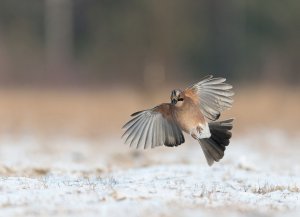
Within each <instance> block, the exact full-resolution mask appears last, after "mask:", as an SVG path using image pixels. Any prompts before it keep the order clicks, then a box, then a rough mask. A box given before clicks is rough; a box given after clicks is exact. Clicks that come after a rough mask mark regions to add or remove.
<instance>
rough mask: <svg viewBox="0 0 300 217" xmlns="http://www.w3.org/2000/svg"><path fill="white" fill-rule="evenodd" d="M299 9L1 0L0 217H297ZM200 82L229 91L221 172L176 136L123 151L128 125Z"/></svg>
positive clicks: (185, 1)
mask: <svg viewBox="0 0 300 217" xmlns="http://www.w3.org/2000/svg"><path fill="white" fill-rule="evenodd" d="M299 8H300V1H299V0H286V1H275V0H264V1H261V0H245V1H241V0H202V1H200V0H198V1H196V0H151V1H150V0H148V1H147V0H126V1H124V0H114V1H111V0H23V1H22V0H0V180H1V181H0V191H1V197H0V208H1V213H2V214H3V216H16V215H17V216H20V215H22V214H23V215H24V213H26V214H27V215H28V214H32V216H48V215H45V214H47V213H49V216H53V213H55V214H56V216H60V215H57V214H59V213H62V215H61V216H74V214H75V216H76V214H77V215H78V216H87V215H86V214H87V212H88V213H89V212H91V213H93V212H94V213H95V215H94V216H99V213H102V215H101V214H100V215H101V216H104V214H105V213H109V216H111V214H114V213H122V214H123V213H125V212H126V213H130V214H132V213H135V215H136V216H148V215H149V213H151V215H152V214H153V212H154V213H155V212H161V211H162V213H164V212H165V213H166V214H167V213H170V212H171V213H174V214H175V215H177V214H178V213H179V214H180V213H184V214H182V215H181V216H187V213H189V212H187V213H185V209H186V208H187V207H188V208H192V207H193V208H195V210H198V211H199V213H200V214H201V216H203V215H205V214H203V211H205V210H206V212H214V215H205V216H217V214H218V215H219V214H220V213H219V211H220V210H222V214H224V211H225V210H227V211H228V210H229V212H230V213H231V215H229V216H241V215H242V214H243V213H246V215H243V216H279V215H277V212H278V211H279V210H290V209H293V208H298V209H299V192H300V190H299V189H300V186H299V183H300V182H299V177H300V174H299V171H300V158H299V156H300V148H299V144H300V134H299V132H300V131H299V130H300V124H299V123H300V115H299V112H300V72H299V70H300V13H299ZM209 74H212V75H214V76H216V77H219V76H220V77H225V78H227V82H228V83H230V84H233V87H234V91H235V96H234V104H233V107H232V109H231V110H229V111H226V112H224V114H222V116H221V119H225V118H229V117H234V118H235V121H234V129H233V137H232V139H231V143H230V146H229V147H228V149H227V150H226V153H225V156H224V158H223V159H222V161H221V162H220V163H216V164H215V165H214V166H213V167H208V166H207V164H206V161H205V158H204V155H203V154H202V151H201V148H200V147H199V144H198V143H197V142H196V141H194V140H193V139H191V138H190V136H188V135H187V136H186V143H187V144H184V145H182V146H180V147H177V148H176V149H170V148H166V147H161V148H157V149H151V150H148V151H134V150H135V149H129V147H128V146H127V145H124V144H123V143H124V141H122V140H121V135H122V134H123V131H122V129H121V127H122V126H123V124H124V123H125V122H126V121H128V120H129V118H130V114H132V113H133V112H135V111H139V110H142V109H147V108H152V107H154V106H155V105H157V104H160V103H162V102H169V101H170V98H169V97H170V93H171V90H173V89H175V88H176V89H177V88H179V89H184V88H185V87H187V86H189V85H191V84H193V83H196V82H198V81H200V80H201V78H203V77H205V76H207V75H209ZM122 171H123V175H122ZM118 172H121V173H118ZM124 174H125V176H124ZM24 177H29V178H24ZM105 177H108V178H107V179H106V178H105ZM124 177H125V178H124ZM199 178H200V179H199ZM82 180H83V181H84V183H85V182H87V183H88V184H87V188H86V189H85V187H84V186H85V184H83V185H82ZM147 183H148V184H147ZM185 183H186V184H185ZM106 186H107V188H106ZM155 186H157V187H160V188H157V189H156V187H155ZM211 186H212V187H211ZM71 188H72V189H73V190H71ZM105 189H108V190H107V194H104V196H103V192H104V190H105ZM153 189H154V190H153ZM155 189H156V190H155ZM193 189H194V190H193ZM210 189H214V190H212V191H211V190H210ZM122 192H123V193H122ZM201 192H202V193H201ZM203 192H206V193H203ZM230 192H231V193H230ZM272 193H274V194H272ZM168 195H169V196H168ZM175 195H176V196H175ZM247 195H248V196H247ZM249 195H250V196H249ZM274 195H275V196H274ZM222 198H223V199H222ZM243 198H244V199H243ZM187 200H188V202H184V203H183V201H187ZM113 204H115V206H112V205H113ZM184 204H185V205H184ZM222 204H223V205H222ZM120 205H121V206H120ZM106 206H107V207H106ZM174 207H177V208H176V209H174ZM182 208H183V209H182ZM184 208H185V209H184ZM59 210H60V211H59ZM99 210H100V211H102V212H98V211H99ZM143 210H144V211H143ZM77 211H78V212H77ZM140 211H143V212H140ZM266 211H268V212H270V213H271V214H270V215H269V214H268V215H264V214H260V213H261V212H262V213H264V212H266ZM5 212H6V214H4V213H5ZM247 212H250V214H249V215H247ZM16 213H17V214H16ZM41 213H42V214H41ZM80 213H84V214H83V215H82V214H80ZM103 213H104V214H103ZM143 213H145V215H143ZM199 213H198V215H193V216H199ZM216 213H217V214H216ZM39 214H40V215H39ZM130 214H129V215H130ZM166 214H161V215H160V216H168V215H166ZM174 214H173V215H171V216H174ZM275 214H276V215H275ZM190 215H191V214H190ZM91 216H92V215H91ZM118 216H120V215H118ZM178 216H180V215H178ZM285 216H287V215H285ZM288 216H290V215H288ZM295 216H299V215H297V214H296V215H295Z"/></svg>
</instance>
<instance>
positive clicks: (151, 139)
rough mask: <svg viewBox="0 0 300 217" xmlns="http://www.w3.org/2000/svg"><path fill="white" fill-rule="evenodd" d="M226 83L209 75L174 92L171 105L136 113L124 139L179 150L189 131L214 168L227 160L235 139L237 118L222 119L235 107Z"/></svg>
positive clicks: (134, 144) (135, 144)
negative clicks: (225, 113) (228, 147)
mask: <svg viewBox="0 0 300 217" xmlns="http://www.w3.org/2000/svg"><path fill="white" fill-rule="evenodd" d="M225 81H226V79H225V78H221V77H213V76H212V75H209V76H206V77H204V78H203V79H201V80H200V81H199V82H197V83H195V84H193V85H191V86H189V87H187V88H186V89H184V90H180V89H175V90H172V91H171V96H170V103H162V104H160V105H158V106H155V107H154V108H151V109H147V110H142V111H138V112H135V113H133V114H132V115H131V117H132V118H131V120H129V121H128V122H127V123H126V124H125V125H124V126H123V127H122V128H123V129H124V130H125V132H124V134H123V135H122V138H123V139H125V143H126V144H128V143H129V144H130V147H132V146H135V147H136V148H144V149H146V148H155V147H158V146H167V147H177V146H179V145H181V144H183V143H184V142H185V137H184V135H183V132H185V133H187V134H189V135H190V136H191V137H192V138H194V139H195V140H197V141H198V142H199V143H200V146H201V148H202V151H203V153H204V156H205V158H206V161H207V164H208V165H209V166H212V165H213V163H214V162H219V160H220V159H222V158H223V157H224V152H225V150H226V147H227V146H228V145H229V143H230V139H231V137H232V133H231V130H232V128H233V120H234V119H233V118H231V119H227V120H223V121H219V120H218V119H219V118H220V116H221V113H222V112H223V111H225V110H227V109H230V108H231V107H232V104H233V99H232V97H233V95H234V92H233V91H232V85H230V84H227V83H225Z"/></svg>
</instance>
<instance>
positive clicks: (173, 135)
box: [122, 103, 184, 148]
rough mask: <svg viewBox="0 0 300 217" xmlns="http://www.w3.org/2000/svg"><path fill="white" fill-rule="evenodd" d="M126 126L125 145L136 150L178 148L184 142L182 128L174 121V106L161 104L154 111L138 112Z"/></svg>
mask: <svg viewBox="0 0 300 217" xmlns="http://www.w3.org/2000/svg"><path fill="white" fill-rule="evenodd" d="M132 116H133V118H132V119H131V120H130V121H128V122H127V123H126V124H125V125H124V127H123V128H124V129H125V133H124V134H123V136H122V137H126V140H125V143H129V144H130V146H133V145H134V146H136V148H140V147H143V148H148V147H151V148H154V147H156V146H161V145H165V146H178V145H180V144H182V143H183V142H184V136H183V134H182V131H181V129H180V127H179V126H178V125H177V123H176V122H175V121H174V120H173V116H172V105H171V104H167V103H165V104H161V105H159V106H157V107H155V108H153V109H149V110H145V111H141V112H136V113H134V114H133V115H132Z"/></svg>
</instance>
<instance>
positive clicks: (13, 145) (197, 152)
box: [0, 129, 300, 217]
mask: <svg viewBox="0 0 300 217" xmlns="http://www.w3.org/2000/svg"><path fill="white" fill-rule="evenodd" d="M299 145H300V137H298V136H297V135H290V134H287V133H285V132H284V131H280V130H271V131H270V130H263V129H260V130H256V131H255V132H249V133H243V134H240V135H239V136H235V137H234V138H233V140H232V143H231V144H230V146H229V147H228V149H227V151H226V153H225V157H224V159H223V160H222V161H221V162H220V163H216V164H214V165H213V166H212V167H208V166H207V164H206V162H205V159H204V156H203V154H202V151H201V149H200V146H199V144H197V143H196V142H194V141H192V140H190V139H187V142H186V144H184V145H182V146H180V147H177V148H167V147H161V148H157V149H154V150H147V151H143V150H141V151H135V150H133V149H129V148H128V147H127V146H126V145H123V144H122V141H121V140H120V139H119V136H116V137H115V138H111V139H105V140H103V139H100V138H99V139H97V138H96V139H95V138H94V139H93V140H91V139H80V138H70V137H60V138H40V137H38V136H32V135H24V136H19V137H15V136H14V137H12V136H9V135H7V136H3V135H2V136H1V137H0V159H1V160H0V175H1V176H0V208H1V209H0V216H6V217H9V216H124V215H126V216H216V215H219V214H221V215H227V216H286V215H288V216H295V217H296V216H299V214H300V158H299V156H300V146H299Z"/></svg>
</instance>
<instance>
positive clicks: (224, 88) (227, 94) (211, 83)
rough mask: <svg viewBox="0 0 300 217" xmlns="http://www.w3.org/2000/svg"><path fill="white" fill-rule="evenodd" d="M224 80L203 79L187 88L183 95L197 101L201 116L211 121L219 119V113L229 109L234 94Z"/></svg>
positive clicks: (210, 76) (208, 77) (209, 77)
mask: <svg viewBox="0 0 300 217" xmlns="http://www.w3.org/2000/svg"><path fill="white" fill-rule="evenodd" d="M225 81H226V79H225V78H214V77H213V76H212V75H209V76H207V77H205V78H204V79H203V80H201V81H200V82H198V83H196V84H194V85H192V86H190V87H188V88H187V89H186V90H185V91H184V93H185V95H187V96H190V97H193V98H196V100H198V101H199V104H200V109H201V112H202V113H203V115H204V116H205V117H206V118H208V119H209V120H211V121H215V120H217V119H219V117H220V113H221V112H222V111H224V110H226V109H228V108H231V106H232V103H233V99H232V98H231V97H232V96H233V95H234V92H233V91H232V90H231V89H232V86H231V85H230V84H226V83H224V82H225Z"/></svg>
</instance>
